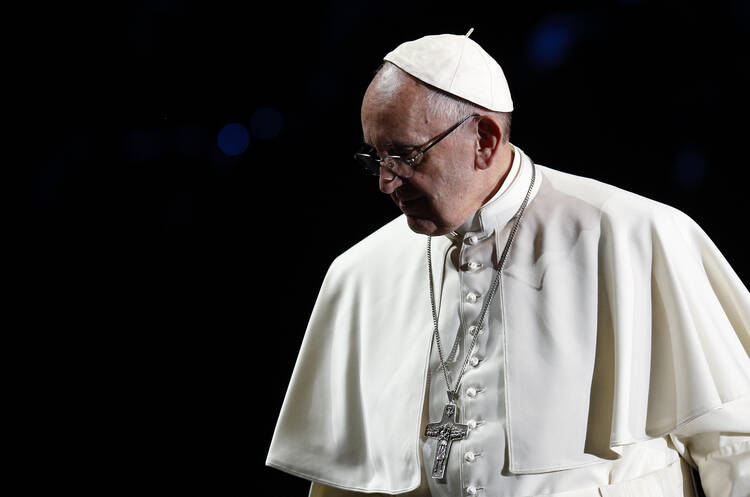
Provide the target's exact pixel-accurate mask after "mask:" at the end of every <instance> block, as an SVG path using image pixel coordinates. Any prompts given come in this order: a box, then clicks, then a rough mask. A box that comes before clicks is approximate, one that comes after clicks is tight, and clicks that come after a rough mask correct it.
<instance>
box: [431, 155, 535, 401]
mask: <svg viewBox="0 0 750 497" xmlns="http://www.w3.org/2000/svg"><path fill="white" fill-rule="evenodd" d="M535 179H536V164H534V162H533V161H532V162H531V182H530V183H529V190H528V191H527V192H526V197H525V198H524V199H523V202H522V203H521V207H519V208H518V211H517V212H516V215H515V218H516V220H515V222H514V223H513V227H512V228H511V230H510V235H509V236H508V241H507V242H506V243H505V248H504V249H503V253H502V255H501V256H500V262H499V263H498V265H497V266H496V267H495V268H494V269H495V277H494V278H493V280H492V283H491V284H490V289H489V291H488V292H487V298H486V299H485V300H484V304H483V305H482V310H481V312H480V313H479V319H478V320H477V321H476V322H475V324H474V326H476V328H474V330H475V331H474V334H473V335H474V338H473V339H472V341H471V346H470V347H469V348H468V349H466V357H465V358H464V363H463V366H461V371H460V372H459V374H458V378H457V379H456V386H455V387H454V388H451V382H450V378H449V377H448V365H447V364H446V363H445V359H444V358H443V346H442V344H441V343H440V333H439V332H438V317H437V306H436V305H435V285H434V282H433V277H432V237H431V236H428V237H427V274H428V276H429V280H430V304H431V306H432V322H433V323H434V329H433V334H434V337H435V342H437V347H438V354H439V356H440V365H441V366H442V370H443V374H444V375H445V385H446V387H447V393H448V401H449V402H455V400H456V399H457V398H458V389H459V387H460V386H461V379H462V378H463V376H464V372H465V371H466V365H467V364H468V363H469V356H470V355H471V352H472V351H473V350H474V346H475V345H476V343H477V339H478V337H479V330H480V329H481V328H482V325H483V323H484V318H485V315H486V314H487V309H489V307H490V303H491V302H492V298H493V297H494V296H495V292H496V291H497V288H498V286H500V274H501V273H502V271H503V268H504V267H505V259H506V258H507V257H508V252H509V251H510V246H511V245H512V244H513V240H514V239H515V237H516V232H517V231H518V226H519V224H520V223H521V217H523V213H524V211H525V210H526V205H527V204H528V203H529V198H531V191H532V190H533V188H534V180H535ZM457 340H458V339H457ZM457 343H458V341H456V343H455V344H454V346H453V349H454V350H453V351H451V354H452V353H453V352H454V351H455V349H456V345H457Z"/></svg>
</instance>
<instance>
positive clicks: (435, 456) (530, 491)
mask: <svg viewBox="0 0 750 497" xmlns="http://www.w3.org/2000/svg"><path fill="white" fill-rule="evenodd" d="M470 33H471V32H469V34H470ZM469 34H467V35H466V36H455V35H435V36H426V37H424V38H420V39H418V40H415V41H411V42H406V43H404V44H402V45H400V46H399V47H397V48H396V49H395V50H394V51H392V52H390V53H389V54H388V55H386V57H385V62H384V64H383V66H382V67H381V68H380V70H379V71H378V72H377V74H376V76H375V77H374V79H373V80H372V83H371V84H370V85H369V87H368V88H367V91H366V93H365V96H364V100H363V102H362V129H363V132H364V138H365V141H366V143H367V145H366V146H365V147H364V148H363V149H362V150H360V151H359V152H358V153H357V155H356V157H357V159H358V160H359V161H360V162H361V163H362V164H363V165H364V166H365V167H366V168H367V169H368V170H369V171H370V172H371V173H373V174H376V175H378V176H379V185H380V189H381V190H382V191H383V193H386V194H388V195H390V196H391V198H392V199H393V201H394V202H395V203H396V204H397V205H398V206H399V208H400V209H401V210H402V211H403V214H404V215H403V216H400V217H398V218H397V219H395V220H393V221H392V222H390V223H388V224H387V225H385V226H383V227H382V228H381V229H379V230H378V231H376V232H375V233H373V234H372V235H370V236H369V237H367V238H366V239H364V240H362V241H361V242H360V243H358V244H357V245H355V246H354V247H352V248H351V249H349V250H348V251H346V252H345V253H343V254H342V255H340V256H339V257H338V258H337V259H336V260H335V261H334V263H333V264H332V265H331V267H330V269H329V271H328V274H327V275H326V278H325V281H324V283H323V286H322V288H321V291H320V295H319V297H318V301H317V303H316V306H315V309H314V311H313V314H312V317H311V319H310V323H309V326H308V329H307V332H306V334H305V338H304V340H303V343H302V347H301V350H300V354H299V358H298V361H297V364H296V366H295V369H294V373H293V376H292V380H291V383H290V386H289V390H288V391H287V395H286V398H285V401H284V404H283V406H282V409H281V413H280V416H279V420H278V423H277V426H276V431H275V433H274V438H273V441H272V444H271V448H270V451H269V454H268V459H267V461H266V464H268V465H270V466H273V467H276V468H279V469H281V470H284V471H287V472H289V473H292V474H295V475H297V476H300V477H303V478H307V479H309V480H311V481H312V482H313V483H312V486H311V490H310V495H315V496H321V495H356V494H358V493H382V494H408V495H434V496H462V495H468V496H473V495H486V496H488V497H494V496H509V497H515V496H518V497H521V496H524V497H525V496H542V495H545V496H550V495H552V496H559V497H594V496H604V497H625V496H641V495H642V496H652V495H653V496H693V495H695V492H696V491H697V489H696V488H695V487H694V485H695V482H694V481H693V478H692V476H693V472H692V471H691V469H690V468H691V467H692V468H695V469H697V472H698V473H699V475H700V480H699V481H701V483H702V485H703V490H704V491H705V494H706V495H707V496H708V497H729V496H731V497H747V496H748V495H750V481H748V480H749V479H750V436H748V435H749V434H750V360H749V359H748V351H749V350H750V294H749V293H748V291H747V289H746V288H745V287H744V286H743V285H742V283H741V281H740V279H739V278H738V277H737V275H736V274H735V273H734V272H733V271H732V269H731V267H730V266H729V265H728V263H727V262H726V260H725V259H724V258H723V257H722V255H721V254H720V252H719V251H718V250H717V248H716V247H715V246H714V245H713V243H712V242H711V240H710V239H709V238H708V237H707V236H706V235H705V233H704V232H703V231H702V230H701V229H700V228H699V227H698V226H697V225H696V224H695V223H694V222H693V221H692V220H691V219H690V218H689V217H687V216H686V215H685V214H683V213H681V212H680V211H678V210H676V209H673V208H671V207H668V206H666V205H663V204H660V203H658V202H654V201H651V200H648V199H646V198H643V197H640V196H638V195H635V194H632V193H628V192H626V191H623V190H621V189H618V188H616V187H613V186H609V185H605V184H602V183H600V182H597V181H594V180H590V179H586V178H581V177H577V176H573V175H570V174H566V173H563V172H559V171H556V170H554V169H551V168H548V167H544V166H541V165H538V164H535V163H534V161H533V160H532V159H531V157H530V156H529V155H527V154H526V153H525V152H524V151H523V150H521V149H520V148H519V147H517V146H515V145H513V144H511V143H510V142H509V140H508V138H509V132H510V112H511V111H512V110H513V104H512V101H511V97H510V92H509V89H508V85H507V82H506V79H505V76H504V74H503V72H502V69H501V68H500V66H499V65H498V64H497V62H495V60H494V59H492V57H490V56H489V55H488V54H487V53H486V52H485V51H484V50H483V49H482V48H481V47H480V46H479V45H478V44H476V43H475V42H474V41H473V40H471V39H470V38H469ZM425 235H426V236H425Z"/></svg>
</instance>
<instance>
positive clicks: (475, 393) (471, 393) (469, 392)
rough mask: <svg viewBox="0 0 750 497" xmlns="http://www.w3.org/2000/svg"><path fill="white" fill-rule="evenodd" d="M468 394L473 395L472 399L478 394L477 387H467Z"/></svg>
mask: <svg viewBox="0 0 750 497" xmlns="http://www.w3.org/2000/svg"><path fill="white" fill-rule="evenodd" d="M466 395H468V396H469V397H471V398H472V399H473V398H474V397H476V396H477V389H476V388H474V387H469V388H467V389H466Z"/></svg>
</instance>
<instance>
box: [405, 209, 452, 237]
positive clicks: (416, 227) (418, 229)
mask: <svg viewBox="0 0 750 497" xmlns="http://www.w3.org/2000/svg"><path fill="white" fill-rule="evenodd" d="M406 223H407V224H408V225H409V228H411V230H412V231H413V232H414V233H419V234H420V235H430V236H440V235H445V234H446V233H450V231H451V230H450V228H445V227H443V226H439V225H438V224H437V223H435V221H432V220H431V219H426V218H422V217H415V216H409V215H408V214H407V215H406Z"/></svg>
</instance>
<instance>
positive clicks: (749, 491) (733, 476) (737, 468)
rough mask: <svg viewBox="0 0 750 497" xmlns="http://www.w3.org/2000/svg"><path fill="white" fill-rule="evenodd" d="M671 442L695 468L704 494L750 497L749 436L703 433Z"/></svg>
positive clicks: (718, 496)
mask: <svg viewBox="0 0 750 497" xmlns="http://www.w3.org/2000/svg"><path fill="white" fill-rule="evenodd" d="M672 441H673V443H674V445H675V447H676V448H677V450H678V451H679V452H680V454H681V455H682V456H683V457H684V458H685V459H686V460H687V461H688V463H690V465H691V466H693V467H694V468H697V469H698V474H699V475H700V479H701V485H702V486H703V492H704V493H705V494H706V497H748V496H750V436H747V435H735V434H732V435H724V434H722V432H706V433H699V434H696V435H693V436H672Z"/></svg>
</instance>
